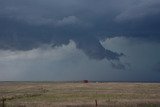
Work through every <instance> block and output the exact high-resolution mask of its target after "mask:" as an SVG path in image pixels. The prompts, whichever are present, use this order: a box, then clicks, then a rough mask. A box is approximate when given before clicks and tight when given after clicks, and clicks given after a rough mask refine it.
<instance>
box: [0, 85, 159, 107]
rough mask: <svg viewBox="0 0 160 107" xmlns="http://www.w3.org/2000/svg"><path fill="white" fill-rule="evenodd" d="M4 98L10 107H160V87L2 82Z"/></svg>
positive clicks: (0, 94) (0, 95)
mask: <svg viewBox="0 0 160 107" xmlns="http://www.w3.org/2000/svg"><path fill="white" fill-rule="evenodd" d="M0 98H1V99H2V98H5V99H6V101H5V106H6V107H95V100H97V103H98V107H160V83H110V82H108V83H56V82H0ZM1 103H2V101H1ZM0 107H2V104H1V105H0Z"/></svg>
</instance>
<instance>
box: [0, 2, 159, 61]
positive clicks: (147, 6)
mask: <svg viewBox="0 0 160 107" xmlns="http://www.w3.org/2000/svg"><path fill="white" fill-rule="evenodd" d="M159 7H160V2H159V1H158V0H121V1H117V0H101V1H97V0H67V1H66V0H52V1H51V0H34V1H33V0H5V1H3V0H0V48H1V49H11V50H31V49H33V48H37V47H40V46H42V45H44V44H51V45H52V46H53V47H54V46H60V45H62V44H68V43H69V40H74V41H75V43H76V45H77V48H79V49H82V50H83V51H84V53H86V54H87V55H88V56H89V57H90V58H95V59H104V58H107V59H108V60H119V57H121V56H123V54H122V53H116V52H112V51H110V50H108V49H105V48H104V47H103V46H102V45H101V43H100V40H101V39H104V38H107V37H113V36H126V37H130V36H132V37H140V38H145V39H152V40H157V41H159V40H160V38H159V35H160V20H159V18H160V11H159V10H160V8H159Z"/></svg>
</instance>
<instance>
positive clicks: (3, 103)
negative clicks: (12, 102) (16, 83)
mask: <svg viewBox="0 0 160 107" xmlns="http://www.w3.org/2000/svg"><path fill="white" fill-rule="evenodd" d="M1 101H2V107H5V101H6V99H5V98H4V97H2V99H1Z"/></svg>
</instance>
